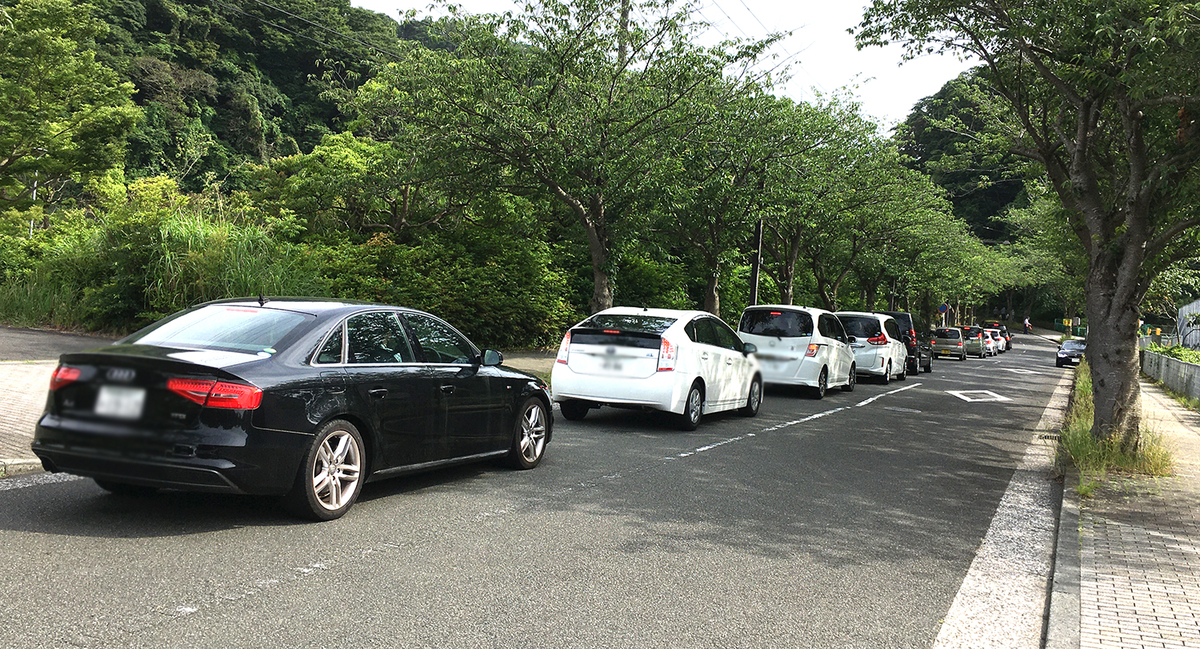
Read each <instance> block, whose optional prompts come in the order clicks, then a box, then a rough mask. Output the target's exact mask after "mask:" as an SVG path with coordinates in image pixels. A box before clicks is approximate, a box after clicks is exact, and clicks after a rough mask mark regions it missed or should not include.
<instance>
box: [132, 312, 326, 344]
mask: <svg viewBox="0 0 1200 649" xmlns="http://www.w3.org/2000/svg"><path fill="white" fill-rule="evenodd" d="M311 318H312V316H306V315H304V314H301V313H295V312H292V311H283V310H280V309H272V308H259V307H253V306H243V305H240V304H236V305H235V304H210V305H209V306H206V307H201V308H199V309H196V310H195V311H188V312H185V313H183V314H182V315H180V316H178V317H175V318H171V319H169V320H164V321H163V322H162V323H160V324H158V325H156V326H155V327H154V328H153V329H150V330H148V331H146V332H145V333H142V334H140V335H139V334H134V335H132V336H130V337H128V338H125V339H124V340H123V341H122V342H125V343H133V344H138V345H157V346H159V347H182V348H186V349H225V350H230V351H239V352H262V351H265V352H267V353H274V352H275V349H276V348H277V347H279V341H280V340H282V339H283V337H284V336H287V335H288V334H289V333H291V332H292V331H293V330H295V329H296V328H297V327H299V326H300V325H302V324H304V322H305V321H307V320H311Z"/></svg>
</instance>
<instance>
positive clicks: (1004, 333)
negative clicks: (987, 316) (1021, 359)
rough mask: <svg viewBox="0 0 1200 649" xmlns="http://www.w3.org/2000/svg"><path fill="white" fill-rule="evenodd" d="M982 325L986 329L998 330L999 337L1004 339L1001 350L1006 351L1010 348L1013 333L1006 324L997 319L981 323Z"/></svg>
mask: <svg viewBox="0 0 1200 649" xmlns="http://www.w3.org/2000/svg"><path fill="white" fill-rule="evenodd" d="M983 326H984V327H985V328H987V329H998V330H999V331H1000V337H1001V338H1003V339H1004V349H1003V350H1001V351H1008V350H1010V349H1012V339H1013V334H1012V332H1011V331H1009V330H1008V325H1005V324H1004V323H1003V322H1000V321H998V320H992V321H990V322H985V323H983Z"/></svg>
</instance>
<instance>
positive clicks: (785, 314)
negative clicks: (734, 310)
mask: <svg viewBox="0 0 1200 649" xmlns="http://www.w3.org/2000/svg"><path fill="white" fill-rule="evenodd" d="M738 331H741V332H744V333H748V334H755V335H758V336H778V337H782V338H799V337H801V336H811V335H812V333H813V321H812V316H811V315H809V314H808V312H807V311H783V310H780V311H772V310H770V309H751V310H749V311H746V312H745V313H743V314H742V321H741V322H740V323H739V324H738Z"/></svg>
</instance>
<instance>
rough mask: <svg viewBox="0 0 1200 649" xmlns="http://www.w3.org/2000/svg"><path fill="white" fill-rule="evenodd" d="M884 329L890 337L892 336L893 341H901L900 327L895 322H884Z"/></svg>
mask: <svg viewBox="0 0 1200 649" xmlns="http://www.w3.org/2000/svg"><path fill="white" fill-rule="evenodd" d="M883 328H884V329H886V330H887V332H888V336H890V337H891V338H892V340H900V326H899V325H897V324H896V321H895V320H892V319H891V318H888V319H887V320H884V321H883Z"/></svg>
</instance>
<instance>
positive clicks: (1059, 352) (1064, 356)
mask: <svg viewBox="0 0 1200 649" xmlns="http://www.w3.org/2000/svg"><path fill="white" fill-rule="evenodd" d="M1067 356H1070V354H1068V353H1067V352H1065V351H1063V350H1061V349H1060V350H1058V357H1059V358H1066V357H1067Z"/></svg>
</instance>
